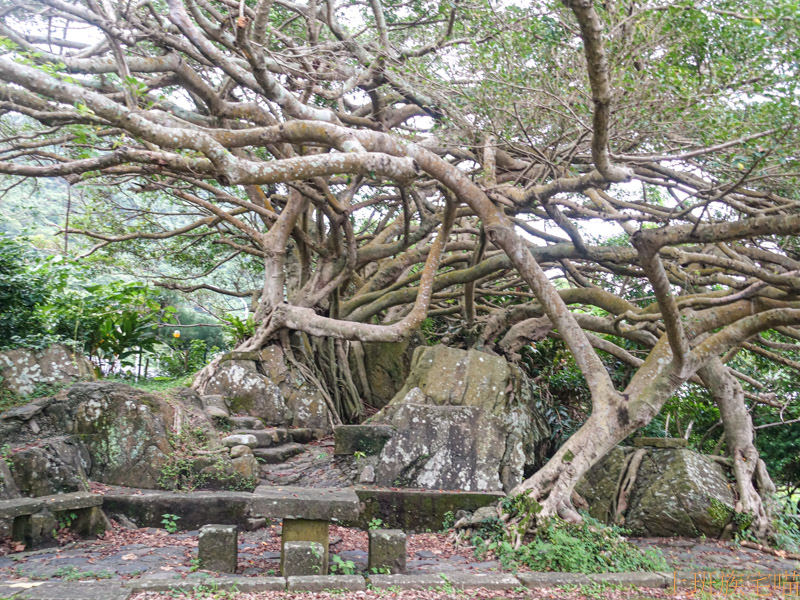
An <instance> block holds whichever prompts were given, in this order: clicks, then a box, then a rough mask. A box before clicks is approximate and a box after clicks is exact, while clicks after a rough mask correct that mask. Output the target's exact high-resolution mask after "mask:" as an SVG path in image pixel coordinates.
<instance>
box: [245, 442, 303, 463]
mask: <svg viewBox="0 0 800 600" xmlns="http://www.w3.org/2000/svg"><path fill="white" fill-rule="evenodd" d="M305 449H306V446H304V445H303V444H295V443H290V444H283V445H282V446H276V447H274V448H256V449H255V450H253V455H254V456H255V457H256V459H257V460H258V461H259V462H263V463H265V464H268V465H277V464H278V463H282V462H285V461H287V460H288V459H290V458H291V457H293V456H297V455H298V454H301V453H302V452H304V451H305Z"/></svg>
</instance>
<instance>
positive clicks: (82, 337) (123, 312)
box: [43, 281, 175, 371]
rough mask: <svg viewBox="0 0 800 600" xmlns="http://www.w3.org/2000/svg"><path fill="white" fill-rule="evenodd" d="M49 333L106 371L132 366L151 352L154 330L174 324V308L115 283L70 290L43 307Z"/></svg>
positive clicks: (146, 290) (137, 286)
mask: <svg viewBox="0 0 800 600" xmlns="http://www.w3.org/2000/svg"><path fill="white" fill-rule="evenodd" d="M43 311H44V312H45V313H46V314H47V315H48V317H49V320H50V322H51V326H50V328H51V331H53V332H54V333H56V334H58V335H60V336H62V337H63V338H65V339H72V341H73V343H74V344H75V345H76V346H78V347H79V348H82V349H83V351H84V352H85V353H86V354H88V355H89V356H92V357H95V358H96V359H98V360H100V361H106V362H107V363H108V364H109V365H110V370H112V371H113V370H115V369H116V368H117V367H119V366H121V365H124V364H132V363H133V361H134V358H135V355H138V354H140V353H142V352H147V351H153V349H154V348H155V346H156V344H157V343H158V342H159V338H158V335H157V334H158V326H159V325H160V324H162V323H171V322H173V320H174V319H173V314H174V312H175V309H174V307H172V306H162V305H161V303H160V302H159V297H158V292H157V291H156V290H154V289H153V288H151V287H149V286H146V285H143V284H141V283H137V282H131V283H128V282H122V281H116V282H112V283H109V284H105V285H84V286H81V288H76V289H72V290H69V291H68V292H67V293H65V294H64V295H63V296H61V297H59V298H57V299H56V300H55V301H53V302H52V303H50V304H48V305H47V306H45V307H43Z"/></svg>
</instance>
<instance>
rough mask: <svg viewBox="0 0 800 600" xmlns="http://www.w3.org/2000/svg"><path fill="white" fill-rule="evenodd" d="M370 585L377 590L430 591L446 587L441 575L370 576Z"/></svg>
mask: <svg viewBox="0 0 800 600" xmlns="http://www.w3.org/2000/svg"><path fill="white" fill-rule="evenodd" d="M369 583H370V585H371V586H372V587H373V588H375V589H377V590H385V589H387V588H397V589H398V590H428V589H431V588H436V587H439V586H442V585H444V583H445V581H444V579H442V578H441V577H440V576H439V575H370V576H369Z"/></svg>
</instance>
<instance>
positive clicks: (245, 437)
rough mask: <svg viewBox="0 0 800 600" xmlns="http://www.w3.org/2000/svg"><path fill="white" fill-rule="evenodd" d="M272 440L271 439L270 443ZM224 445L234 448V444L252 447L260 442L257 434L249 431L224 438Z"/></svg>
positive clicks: (255, 446)
mask: <svg viewBox="0 0 800 600" xmlns="http://www.w3.org/2000/svg"><path fill="white" fill-rule="evenodd" d="M271 442H272V440H270V443H271ZM221 443H222V445H223V446H225V447H226V448H233V447H234V446H248V447H250V448H257V447H258V446H259V445H260V444H259V443H258V439H257V438H256V436H254V435H251V434H249V433H235V434H233V435H229V436H228V437H225V438H222V441H221Z"/></svg>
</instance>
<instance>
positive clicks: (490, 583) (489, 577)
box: [443, 573, 520, 590]
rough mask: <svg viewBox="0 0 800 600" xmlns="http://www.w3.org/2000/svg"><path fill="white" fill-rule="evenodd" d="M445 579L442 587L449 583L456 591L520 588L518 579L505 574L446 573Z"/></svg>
mask: <svg viewBox="0 0 800 600" xmlns="http://www.w3.org/2000/svg"><path fill="white" fill-rule="evenodd" d="M445 577H446V578H447V579H446V582H445V584H444V585H447V583H449V584H450V585H452V586H453V587H454V588H456V589H457V590H469V589H473V588H483V589H486V590H513V589H514V588H518V587H520V581H519V579H517V578H516V577H514V576H513V575H508V574H505V573H447V574H446V575H445ZM443 580H444V578H443Z"/></svg>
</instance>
